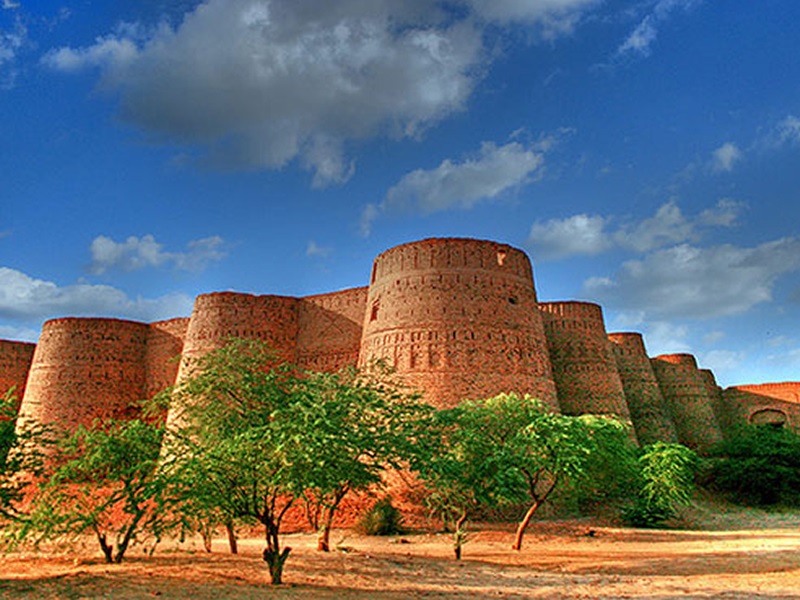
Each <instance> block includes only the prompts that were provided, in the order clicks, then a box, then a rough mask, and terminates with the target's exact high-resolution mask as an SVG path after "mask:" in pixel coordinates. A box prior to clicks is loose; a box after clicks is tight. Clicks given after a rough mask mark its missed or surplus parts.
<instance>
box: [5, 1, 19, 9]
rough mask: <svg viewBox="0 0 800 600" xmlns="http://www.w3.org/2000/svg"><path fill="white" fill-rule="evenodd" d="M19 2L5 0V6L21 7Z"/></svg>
mask: <svg viewBox="0 0 800 600" xmlns="http://www.w3.org/2000/svg"><path fill="white" fill-rule="evenodd" d="M19 6H20V4H19V2H14V0H3V8H19Z"/></svg>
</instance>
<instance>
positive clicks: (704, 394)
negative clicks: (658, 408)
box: [651, 353, 722, 453]
mask: <svg viewBox="0 0 800 600" xmlns="http://www.w3.org/2000/svg"><path fill="white" fill-rule="evenodd" d="M651 364H652V365H653V371H654V372H655V375H656V379H657V380H658V384H659V387H660V388H661V393H662V394H663V395H664V399H665V400H666V402H667V405H668V406H669V409H670V412H671V413H672V418H673V421H674V422H675V427H676V429H677V431H678V440H679V441H680V443H682V444H684V445H685V446H689V447H690V448H693V449H694V450H697V451H698V452H701V453H703V452H707V451H708V450H709V449H710V448H711V447H712V446H714V445H715V444H717V443H718V442H720V441H721V440H722V433H721V431H720V427H719V424H718V422H717V417H716V415H715V414H714V409H713V407H712V400H711V398H710V397H709V392H708V385H707V382H706V381H705V380H704V377H703V375H701V373H700V371H699V370H698V368H697V361H696V360H695V358H694V356H692V355H691V354H683V353H682V354H663V355H661V356H657V357H655V358H653V359H651Z"/></svg>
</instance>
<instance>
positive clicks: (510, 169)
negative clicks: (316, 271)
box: [361, 142, 544, 235]
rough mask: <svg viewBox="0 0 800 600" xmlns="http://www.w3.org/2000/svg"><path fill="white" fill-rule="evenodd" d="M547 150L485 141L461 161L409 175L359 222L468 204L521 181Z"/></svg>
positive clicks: (365, 225) (365, 229)
mask: <svg viewBox="0 0 800 600" xmlns="http://www.w3.org/2000/svg"><path fill="white" fill-rule="evenodd" d="M543 160H544V157H543V155H542V154H541V153H540V152H538V151H537V150H536V149H534V148H533V147H530V146H526V145H524V144H521V143H519V142H509V143H508V144H505V145H503V146H497V145H496V144H494V143H493V142H484V143H483V144H482V145H481V149H480V151H479V152H478V154H477V155H476V156H473V157H469V158H466V159H464V160H462V161H461V162H454V161H452V160H450V159H446V160H444V161H442V163H441V164H440V165H439V166H438V167H436V168H435V169H431V170H424V169H417V170H416V171H412V172H411V173H408V174H407V175H405V176H404V177H403V178H402V179H401V180H400V181H399V182H398V183H397V184H396V185H394V186H393V187H392V188H391V189H390V190H389V191H388V192H387V194H386V197H385V198H384V200H383V202H382V203H381V204H380V205H373V204H370V205H368V206H367V207H366V208H365V209H364V212H363V213H362V220H361V228H362V233H364V234H365V235H366V234H368V233H369V231H370V227H371V224H372V221H373V220H374V219H375V218H377V217H378V216H379V215H380V214H381V213H383V212H385V211H399V212H403V211H411V212H418V213H422V214H430V213H434V212H439V211H442V210H447V209H451V208H459V209H469V208H472V207H473V206H474V205H476V204H478V203H479V202H483V201H486V200H491V199H493V198H496V197H498V196H500V195H501V194H502V193H503V192H506V191H508V190H509V189H512V188H514V187H517V186H520V185H523V184H524V183H526V182H527V181H529V180H530V178H531V177H532V176H533V175H534V173H535V172H536V171H537V170H538V169H539V168H540V167H541V165H542V162H543Z"/></svg>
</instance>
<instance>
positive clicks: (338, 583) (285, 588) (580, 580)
mask: <svg viewBox="0 0 800 600" xmlns="http://www.w3.org/2000/svg"><path fill="white" fill-rule="evenodd" d="M704 527H705V530H702V531H698V530H670V531H646V530H632V529H620V528H612V527H597V526H594V525H592V524H590V523H589V522H582V521H567V522H563V521H562V522H548V523H535V524H533V525H532V526H531V528H530V529H529V532H528V534H527V536H526V539H525V546H524V548H523V549H522V551H521V552H514V551H513V550H511V549H510V544H511V540H512V532H511V529H510V528H504V527H500V526H490V527H485V528H482V529H481V530H479V531H476V532H474V533H473V534H472V535H471V539H470V540H469V542H468V543H467V545H466V546H465V548H464V560H462V561H461V562H456V561H454V560H452V558H451V554H452V551H451V545H450V538H449V536H447V535H446V534H429V533H425V534H409V535H405V536H403V537H394V538H370V537H365V536H360V535H358V534H355V533H352V532H350V531H337V532H335V533H334V534H333V537H332V542H333V543H334V544H335V545H336V546H337V549H336V550H335V551H332V552H331V553H329V554H321V553H318V552H317V551H316V550H315V549H314V548H315V539H314V536H313V535H310V534H292V535H288V536H286V538H285V541H286V543H287V545H289V546H291V547H292V548H293V550H292V554H291V556H290V557H289V560H288V562H287V565H286V571H285V574H284V578H285V582H286V583H285V584H284V585H282V586H277V587H274V586H269V585H268V576H267V573H266V570H265V566H266V565H265V563H264V562H263V561H262V560H261V549H262V548H263V544H262V542H261V541H260V540H258V539H246V540H243V542H242V548H241V553H240V554H239V555H238V556H232V555H230V554H228V553H227V548H226V545H225V543H224V541H223V540H222V539H219V540H216V541H215V543H214V552H213V553H212V554H207V553H205V552H204V551H203V550H202V547H201V545H200V543H199V540H193V541H190V542H186V543H183V544H172V545H163V546H160V547H159V549H158V551H157V552H156V553H155V554H154V555H153V556H145V555H143V553H142V551H141V550H138V549H134V550H133V551H131V552H130V556H129V557H128V558H127V559H126V561H125V562H124V563H123V564H121V565H112V566H109V565H106V564H104V563H103V562H101V560H100V559H99V558H98V551H97V550H96V549H95V548H94V546H92V545H87V546H86V547H85V548H84V549H82V550H80V551H78V552H76V551H72V552H70V553H64V554H59V553H58V552H55V551H51V552H48V553H44V554H42V553H37V554H34V553H31V552H27V553H16V554H11V555H7V556H5V557H2V558H0V598H36V599H39V598H41V599H50V598H69V599H83V598H98V599H99V598H108V599H140V598H186V599H191V600H225V599H229V598H230V599H250V598H280V599H282V598H286V599H312V598H323V599H326V598H335V599H344V598H360V599H361V598H363V599H367V598H377V599H390V598H391V599H401V598H403V599H404V598H463V599H469V598H641V599H647V600H657V599H672V598H683V599H686V598H724V599H738V598H774V599H778V598H781V599H791V598H797V599H800V515H788V516H787V515H769V514H759V515H757V518H747V517H745V518H743V517H742V515H741V514H738V515H736V516H735V517H730V518H727V520H726V516H725V515H706V518H705V519H704Z"/></svg>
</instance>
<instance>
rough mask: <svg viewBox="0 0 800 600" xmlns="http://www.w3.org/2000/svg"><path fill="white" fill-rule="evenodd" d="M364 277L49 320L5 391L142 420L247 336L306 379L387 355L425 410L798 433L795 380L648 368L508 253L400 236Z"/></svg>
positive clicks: (649, 430) (29, 414)
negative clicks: (488, 405)
mask: <svg viewBox="0 0 800 600" xmlns="http://www.w3.org/2000/svg"><path fill="white" fill-rule="evenodd" d="M366 275H369V279H368V285H367V286H364V287H358V288H352V289H346V290H341V291H338V292H331V293H326V294H317V295H313V296H306V297H290V296H277V295H253V294H246V293H240V292H215V293H211V294H203V295H200V296H198V297H197V298H196V300H195V304H194V308H193V311H192V314H191V316H189V317H186V318H179V319H171V320H168V321H160V322H157V323H152V324H147V323H138V322H134V321H126V320H120V319H100V318H72V317H68V318H61V319H53V320H50V321H47V322H46V323H45V324H44V326H43V328H42V332H41V336H40V338H39V342H38V344H37V345H36V346H35V347H34V346H33V345H32V344H24V343H19V342H7V341H0V386H6V388H8V387H11V386H12V385H13V386H16V387H17V388H18V389H19V390H20V391H21V390H23V389H24V394H22V401H21V406H20V415H21V416H23V417H24V418H26V419H33V420H36V421H40V422H44V423H57V424H58V425H59V427H61V428H63V429H65V430H69V429H72V428H74V427H76V426H77V425H79V424H89V423H91V421H93V420H94V419H105V418H110V417H118V418H120V417H121V418H125V417H130V416H134V415H137V414H139V412H138V411H139V402H140V401H141V400H143V399H145V398H148V397H151V396H152V395H154V394H156V393H158V392H160V391H162V390H163V389H165V388H167V387H169V386H170V385H172V384H174V383H176V382H179V381H181V380H182V379H183V378H185V377H186V376H187V369H189V368H190V367H191V365H192V364H194V361H195V359H196V358H198V357H201V356H203V355H205V354H206V353H208V352H209V351H212V350H214V349H216V348H220V347H221V346H223V345H224V344H226V343H227V342H228V340H230V339H231V338H248V339H257V340H262V341H265V342H267V343H268V344H269V345H270V346H272V347H273V349H274V350H275V352H276V355H277V358H276V360H277V361H286V362H290V363H293V364H297V365H299V366H300V367H303V368H307V369H311V370H316V371H336V370H338V369H341V368H343V367H347V366H356V365H360V366H362V367H368V366H369V365H371V364H372V363H373V361H375V360H381V361H384V362H385V363H388V365H389V366H392V367H394V368H395V369H396V371H397V374H398V376H399V377H401V378H402V379H403V380H404V381H405V382H406V383H407V384H408V385H409V386H412V387H415V388H417V389H418V390H419V391H420V392H421V393H422V395H423V398H424V399H425V400H426V401H428V402H430V403H431V404H434V405H436V406H453V405H455V404H457V403H459V402H461V401H463V400H467V399H478V398H485V397H489V396H494V395H496V394H498V393H501V392H516V393H520V394H530V395H532V396H534V397H538V398H539V399H540V400H542V401H543V402H544V403H545V404H546V405H548V406H549V407H550V408H551V409H552V410H553V411H561V412H564V413H566V414H584V413H598V414H612V415H616V416H618V417H620V418H622V419H624V420H631V421H632V423H633V426H634V429H635V432H636V435H637V437H638V439H639V440H640V442H642V443H649V442H653V441H667V442H671V441H674V440H675V439H678V440H679V441H681V442H682V443H685V444H687V445H689V446H692V447H694V448H697V449H699V450H701V451H702V450H705V449H708V448H709V447H711V445H713V444H714V443H715V442H716V441H718V440H719V439H720V438H721V433H720V426H722V429H723V430H724V431H725V432H729V431H733V430H734V429H735V427H736V426H738V425H741V424H743V423H749V422H769V423H777V422H781V423H784V424H786V425H788V426H790V427H793V428H795V429H799V430H800V383H791V382H787V383H778V384H764V385H758V386H738V387H737V388H730V389H728V390H725V391H724V392H721V391H720V390H719V387H718V386H717V385H716V381H715V380H714V376H713V373H711V372H709V371H705V370H702V371H701V370H699V369H698V366H697V361H696V360H695V358H694V356H692V355H691V354H685V353H683V354H669V355H662V356H659V357H656V358H654V359H650V358H648V356H647V354H646V350H645V345H644V340H643V338H642V336H641V334H638V333H635V332H634V333H613V334H610V335H607V334H606V329H605V323H604V319H603V310H602V308H601V307H600V306H599V305H597V304H594V303H591V302H579V301H560V302H539V301H538V298H537V294H536V289H535V285H534V277H533V268H532V266H531V262H530V260H529V258H528V256H527V255H526V254H525V253H524V252H523V251H521V250H519V249H517V248H514V247H512V246H509V245H507V244H503V243H500V242H494V241H486V240H474V239H467V238H432V239H426V240H420V241H415V242H410V243H408V244H403V245H400V246H396V247H394V248H390V249H389V250H386V251H385V252H383V253H381V254H379V255H378V256H377V257H376V259H375V261H374V263H373V266H372V271H371V273H369V274H366V273H365V276H366ZM178 359H179V360H178ZM0 391H4V390H0Z"/></svg>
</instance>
